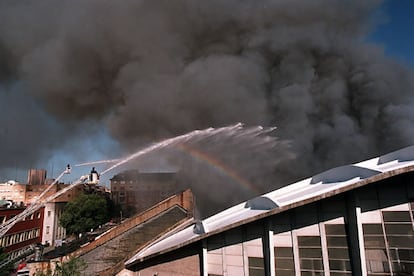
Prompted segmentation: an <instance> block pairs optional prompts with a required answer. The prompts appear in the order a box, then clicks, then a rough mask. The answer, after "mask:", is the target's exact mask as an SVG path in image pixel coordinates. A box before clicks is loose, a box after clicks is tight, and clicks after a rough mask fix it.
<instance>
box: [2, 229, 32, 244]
mask: <svg viewBox="0 0 414 276" xmlns="http://www.w3.org/2000/svg"><path fill="white" fill-rule="evenodd" d="M39 235H40V229H39V228H36V229H31V230H27V231H24V232H20V233H14V234H10V235H6V236H4V237H2V238H1V239H0V246H1V247H8V246H10V245H13V244H17V243H21V242H24V241H27V240H31V239H35V238H38V237H39Z"/></svg>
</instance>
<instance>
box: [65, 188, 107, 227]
mask: <svg viewBox="0 0 414 276" xmlns="http://www.w3.org/2000/svg"><path fill="white" fill-rule="evenodd" d="M108 214H109V212H108V205H107V200H106V198H105V197H104V196H101V195H98V194H81V195H79V196H78V197H77V198H75V200H73V201H71V202H69V203H67V204H66V206H65V208H64V210H63V213H62V216H61V218H60V220H59V222H60V225H62V226H63V227H65V228H66V231H67V233H68V234H79V233H83V232H87V231H89V230H90V229H93V228H96V227H97V226H99V225H102V224H104V223H105V222H107V221H108Z"/></svg>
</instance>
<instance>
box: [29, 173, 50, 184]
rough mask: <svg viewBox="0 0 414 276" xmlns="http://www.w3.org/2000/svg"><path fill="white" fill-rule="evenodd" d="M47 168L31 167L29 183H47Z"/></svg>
mask: <svg viewBox="0 0 414 276" xmlns="http://www.w3.org/2000/svg"><path fill="white" fill-rule="evenodd" d="M45 180H46V170H38V169H30V170H29V174H28V177H27V183H28V184H29V185H42V184H45Z"/></svg>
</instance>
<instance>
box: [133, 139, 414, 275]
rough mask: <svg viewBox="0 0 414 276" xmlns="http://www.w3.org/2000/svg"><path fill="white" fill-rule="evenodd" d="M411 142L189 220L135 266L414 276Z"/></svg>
mask: <svg viewBox="0 0 414 276" xmlns="http://www.w3.org/2000/svg"><path fill="white" fill-rule="evenodd" d="M413 215H414V146H411V147H407V148H404V149H401V150H398V151H395V152H392V153H389V154H386V155H383V156H380V157H377V158H373V159H370V160H367V161H364V162H360V163H356V164H352V165H347V166H341V167H338V168H334V169H331V170H328V171H326V172H323V173H320V174H318V175H315V176H313V177H310V178H308V179H304V180H302V181H299V182H297V183H294V184H291V185H289V186H285V187H283V188H280V189H278V190H275V191H272V192H270V193H267V194H264V195H262V196H259V197H256V198H253V199H251V200H248V201H246V202H243V203H240V204H238V205H236V206H234V207H231V208H229V209H227V210H224V211H223V212H220V213H218V214H216V215H213V216H211V217H209V218H206V219H204V220H202V221H192V222H187V223H184V224H183V225H181V226H180V227H177V228H175V229H173V230H171V231H170V232H168V233H167V234H165V235H164V236H162V237H159V238H158V239H156V240H155V241H153V242H152V243H150V244H148V245H147V246H146V247H144V248H142V249H141V250H140V251H138V253H137V254H136V255H135V256H134V257H132V258H131V259H129V260H128V261H127V262H126V263H125V266H126V268H127V269H129V270H131V271H134V272H135V273H131V275H140V276H146V275H151V276H153V275H159V276H160V275H175V276H177V275H187V276H188V275H203V276H207V275H208V276H218V275H228V276H230V275H237V276H239V275H250V276H258V275H271V276H273V275H413V274H414V231H413V226H414V220H413Z"/></svg>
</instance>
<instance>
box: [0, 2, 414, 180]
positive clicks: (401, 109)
mask: <svg viewBox="0 0 414 276" xmlns="http://www.w3.org/2000/svg"><path fill="white" fill-rule="evenodd" d="M380 4H381V2H380V1H376V0H368V1H358V0H355V1H343V0H315V1H300V0H263V1H245V0H225V1H222V0H211V1H191V0H176V1H168V0H160V1H151V0H141V1H136V0H133V1H132V0H126V1H109V0H107V1H102V0H99V1H97V0H90V1H80V0H71V1H59V2H56V1H2V2H0V83H1V88H0V107H1V108H2V110H6V111H7V112H4V111H3V112H2V113H3V114H2V116H1V117H0V122H1V127H0V139H3V142H2V143H0V152H1V153H2V155H3V153H9V154H10V155H13V156H18V157H16V158H15V160H17V161H16V162H17V163H19V162H21V164H23V163H24V164H26V163H27V162H26V161H27V160H31V162H35V161H36V160H38V159H39V158H45V157H46V156H48V154H50V152H51V151H53V150H55V149H57V148H59V147H60V146H61V144H60V143H59V141H60V142H62V141H65V140H68V138H70V137H74V136H77V135H79V134H81V133H83V132H84V131H85V122H86V123H87V122H94V123H95V124H97V125H99V126H101V127H102V128H107V129H108V132H109V133H110V135H111V136H112V137H113V138H114V139H116V140H117V141H119V142H120V143H121V145H123V146H124V147H126V148H131V149H134V148H135V147H136V146H137V145H138V144H139V143H142V142H143V141H151V140H152V139H159V138H163V137H171V136H174V135H176V134H182V133H185V132H187V131H191V130H193V129H201V128H205V127H211V126H213V127H218V126H223V125H228V124H233V123H235V122H244V123H245V124H247V125H266V126H277V127H278V132H277V135H278V136H279V137H280V139H282V140H288V141H290V143H291V150H292V152H293V153H294V154H295V155H296V156H297V158H296V159H294V160H289V162H287V164H285V165H281V166H280V167H277V168H275V170H276V172H275V173H278V174H281V175H284V176H287V177H286V179H297V178H298V177H303V176H308V175H309V174H311V173H314V172H318V171H321V170H324V169H327V168H331V167H334V166H336V165H340V164H343V163H348V162H355V161H358V160H360V159H365V158H368V157H371V156H373V155H378V154H380V153H383V152H386V151H389V150H393V149H396V148H399V147H403V146H406V145H409V144H412V143H413V137H414V128H413V127H412V126H413V122H414V111H413V110H414V109H413V107H414V106H413V104H414V103H413V100H414V98H413V96H412V95H413V94H412V92H413V88H414V81H413V80H414V78H413V72H412V71H410V70H409V69H407V68H405V67H404V66H402V65H399V64H397V63H396V62H394V61H393V60H391V59H389V58H387V57H386V56H385V55H384V53H383V49H382V48H381V47H380V46H378V45H373V44H370V43H368V42H366V37H367V35H368V34H369V32H370V31H372V29H373V27H374V23H375V17H374V16H373V14H374V13H375V11H376V10H377V9H378V7H379V6H380ZM68 129H70V131H68ZM9 134H12V135H13V138H11V139H8V140H7V137H8V136H9ZM51 134H52V135H51ZM16 135H17V136H18V138H17V140H16ZM62 143H63V142H62ZM17 144H18V149H17ZM34 145H35V146H34ZM19 156H21V157H19ZM19 160H26V161H25V162H23V161H19ZM8 165H14V164H10V161H9V160H6V159H4V158H3V157H2V160H1V161H0V166H2V167H5V166H8Z"/></svg>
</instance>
